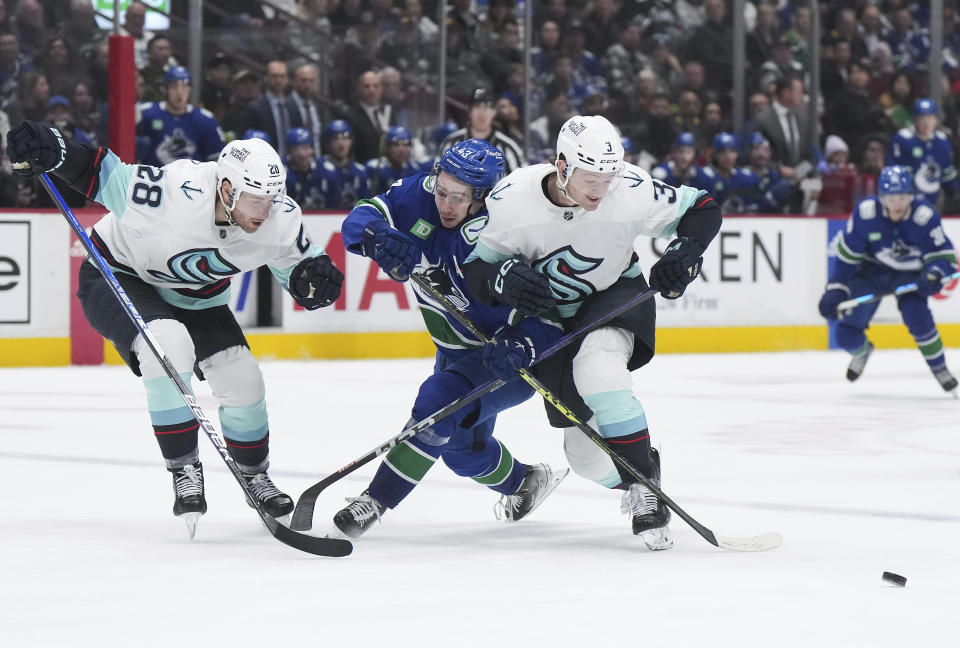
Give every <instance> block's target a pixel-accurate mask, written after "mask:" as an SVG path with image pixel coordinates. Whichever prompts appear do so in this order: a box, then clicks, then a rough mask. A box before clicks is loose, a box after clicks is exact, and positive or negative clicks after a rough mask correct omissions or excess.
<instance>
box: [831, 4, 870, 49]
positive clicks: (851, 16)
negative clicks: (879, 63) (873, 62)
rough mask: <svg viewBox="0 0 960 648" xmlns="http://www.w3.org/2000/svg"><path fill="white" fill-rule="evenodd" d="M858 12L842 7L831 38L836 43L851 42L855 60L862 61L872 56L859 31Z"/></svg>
mask: <svg viewBox="0 0 960 648" xmlns="http://www.w3.org/2000/svg"><path fill="white" fill-rule="evenodd" d="M857 27H858V25H857V12H856V11H854V10H853V9H852V8H850V7H841V8H840V9H839V10H838V11H837V13H836V14H835V16H834V20H833V29H832V30H831V31H830V37H831V38H832V39H833V40H834V42H836V41H841V40H845V41H849V42H850V53H851V56H852V58H853V60H856V61H862V60H863V59H865V58H867V57H869V56H870V51H869V50H868V49H867V45H866V43H865V42H864V41H863V38H861V36H860V33H859V31H858V30H857Z"/></svg>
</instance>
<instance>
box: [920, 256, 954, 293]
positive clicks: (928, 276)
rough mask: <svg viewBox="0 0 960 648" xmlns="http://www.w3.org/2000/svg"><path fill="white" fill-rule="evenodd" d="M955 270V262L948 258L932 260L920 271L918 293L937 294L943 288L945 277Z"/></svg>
mask: <svg viewBox="0 0 960 648" xmlns="http://www.w3.org/2000/svg"><path fill="white" fill-rule="evenodd" d="M954 272H955V268H954V266H953V264H952V263H950V262H949V261H947V260H946V259H937V260H936V261H931V262H930V263H928V264H927V265H926V266H924V268H923V270H921V271H920V277H919V278H918V279H917V294H919V295H920V296H921V297H930V296H931V295H936V294H937V293H938V292H940V291H941V290H943V278H944V277H946V276H947V275H950V274H953V273H954Z"/></svg>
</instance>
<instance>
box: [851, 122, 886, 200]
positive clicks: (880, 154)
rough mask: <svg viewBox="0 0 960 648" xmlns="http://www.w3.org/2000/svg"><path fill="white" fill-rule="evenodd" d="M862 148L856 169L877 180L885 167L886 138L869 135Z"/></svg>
mask: <svg viewBox="0 0 960 648" xmlns="http://www.w3.org/2000/svg"><path fill="white" fill-rule="evenodd" d="M862 146H863V153H861V155H860V164H859V165H858V167H857V168H858V169H859V170H860V173H861V174H863V175H869V176H873V177H874V178H877V177H878V176H879V175H880V172H881V171H883V167H884V166H886V160H885V158H886V154H887V138H885V137H884V136H882V135H870V136H868V137H867V138H866V139H865V140H864V141H863V145H862ZM867 195H869V192H868V194H867Z"/></svg>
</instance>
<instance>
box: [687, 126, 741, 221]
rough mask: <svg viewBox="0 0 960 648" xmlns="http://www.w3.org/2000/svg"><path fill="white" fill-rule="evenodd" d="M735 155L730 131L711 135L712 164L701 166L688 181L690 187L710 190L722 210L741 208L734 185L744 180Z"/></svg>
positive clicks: (735, 140)
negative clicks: (695, 174)
mask: <svg viewBox="0 0 960 648" xmlns="http://www.w3.org/2000/svg"><path fill="white" fill-rule="evenodd" d="M737 156H738V148H737V138H736V137H734V136H733V135H731V134H730V133H717V134H716V135H715V136H714V137H713V154H712V158H713V164H710V165H708V166H705V167H701V168H700V170H699V173H698V174H697V176H696V177H695V178H694V179H693V180H692V181H691V182H690V186H691V187H696V188H697V189H702V190H704V191H708V192H710V195H712V196H713V197H714V199H715V200H716V201H717V204H718V205H720V207H721V208H722V209H723V211H724V212H738V211H740V210H741V205H740V201H739V200H738V199H737V196H736V193H735V191H734V187H735V186H736V185H744V184H746V181H745V179H744V178H741V177H740V176H742V175H743V171H742V170H741V169H740V168H738V167H737Z"/></svg>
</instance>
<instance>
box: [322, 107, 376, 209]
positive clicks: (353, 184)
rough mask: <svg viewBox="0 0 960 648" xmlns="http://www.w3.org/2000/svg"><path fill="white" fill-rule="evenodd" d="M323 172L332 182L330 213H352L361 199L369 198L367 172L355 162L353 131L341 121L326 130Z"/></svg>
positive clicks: (329, 193) (333, 123) (328, 198)
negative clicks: (338, 211) (341, 211)
mask: <svg viewBox="0 0 960 648" xmlns="http://www.w3.org/2000/svg"><path fill="white" fill-rule="evenodd" d="M323 150H324V151H326V152H327V154H326V155H324V156H323V157H322V158H320V161H321V164H322V165H323V171H324V173H326V174H327V175H328V176H329V177H330V178H332V182H331V183H330V185H329V190H328V191H327V192H326V194H325V196H326V202H327V209H350V208H351V207H353V205H354V203H356V202H357V201H358V200H360V199H361V198H369V197H370V183H369V181H368V179H367V170H366V169H365V168H364V167H363V165H362V164H360V163H359V162H356V161H354V159H353V129H352V128H350V124H348V123H347V122H345V121H343V120H342V119H334V120H333V121H332V122H330V123H329V124H327V125H326V126H325V127H324V128H323Z"/></svg>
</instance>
